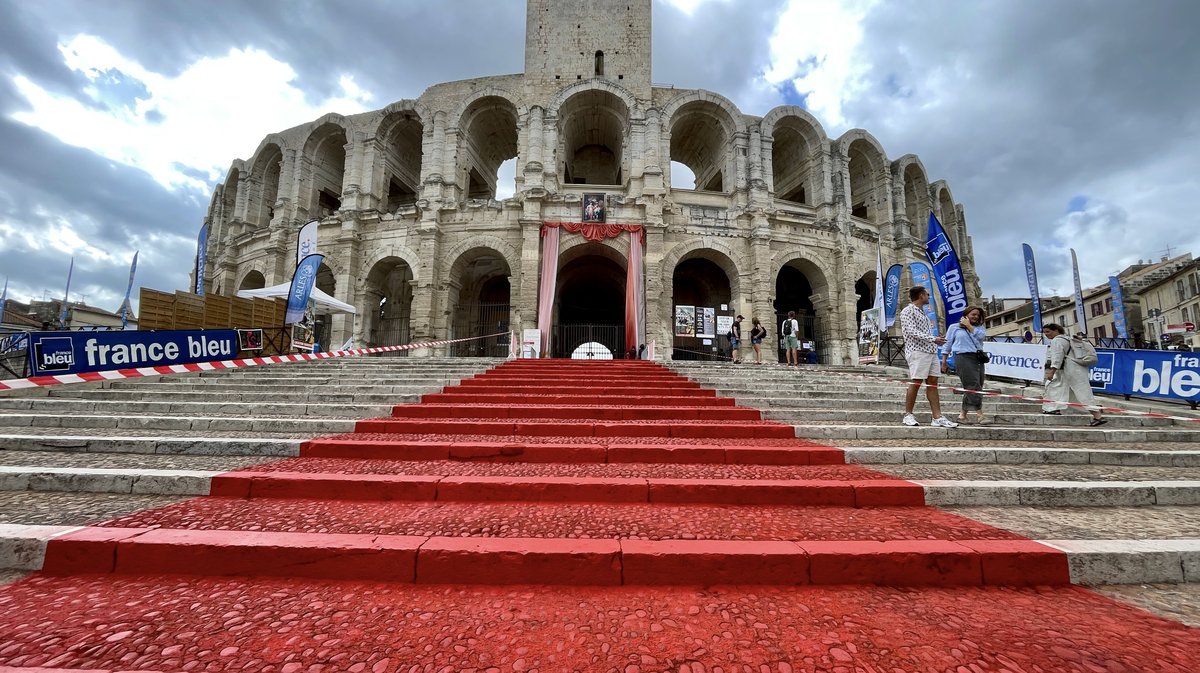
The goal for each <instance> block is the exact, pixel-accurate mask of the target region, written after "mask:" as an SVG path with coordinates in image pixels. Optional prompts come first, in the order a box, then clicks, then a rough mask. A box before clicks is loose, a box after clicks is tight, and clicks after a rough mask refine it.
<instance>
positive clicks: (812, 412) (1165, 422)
mask: <svg viewBox="0 0 1200 673" xmlns="http://www.w3.org/2000/svg"><path fill="white" fill-rule="evenodd" d="M743 403H744V404H746V405H747V406H753V405H752V403H751V401H749V400H744V401H743ZM880 416H881V414H880V412H879V410H877V409H829V408H825V409H811V408H794V407H793V408H788V407H771V408H769V409H767V410H765V411H763V418H766V419H769V420H775V421H781V422H792V421H794V422H806V421H808V422H811V421H844V422H848V423H849V422H854V423H870V422H877V421H878V420H879V418H880ZM955 416H956V413H955V412H951V413H950V414H948V416H947V417H948V418H951V419H954V420H956V419H955ZM969 419H970V420H969V421H968V422H959V423H960V427H962V428H966V427H970V426H976V427H980V428H986V427H989V426H994V427H1009V426H1022V427H1029V426H1039V427H1040V426H1050V427H1080V426H1087V425H1088V423H1090V422H1091V420H1092V416H1091V414H1087V413H1075V414H1071V413H1065V414H1063V415H1061V416H1050V415H1046V414H1042V413H1041V412H1039V411H1036V410H1028V409H1023V410H1019V411H1018V410H1015V409H1014V410H1011V411H1007V412H997V411H996V410H989V412H988V413H987V414H985V415H984V420H985V421H986V423H985V424H979V423H978V422H976V421H975V419H974V413H973V412H972V414H971V415H970V416H969ZM1105 425H1106V427H1109V428H1143V427H1144V428H1171V427H1182V426H1175V425H1174V424H1173V422H1172V421H1171V420H1170V419H1166V418H1147V417H1139V416H1120V415H1112V416H1109V417H1108V422H1107V423H1106V424H1105Z"/></svg>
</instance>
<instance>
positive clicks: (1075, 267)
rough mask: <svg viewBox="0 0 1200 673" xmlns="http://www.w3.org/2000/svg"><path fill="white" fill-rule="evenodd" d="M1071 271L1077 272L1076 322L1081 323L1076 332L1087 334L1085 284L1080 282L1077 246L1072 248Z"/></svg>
mask: <svg viewBox="0 0 1200 673" xmlns="http://www.w3.org/2000/svg"><path fill="white" fill-rule="evenodd" d="M1071 272H1072V273H1074V274H1075V322H1076V323H1077V324H1078V325H1079V329H1077V330H1075V331H1076V332H1083V333H1084V334H1087V331H1088V328H1087V316H1086V315H1084V312H1083V286H1082V285H1080V284H1079V258H1078V257H1076V256H1075V248H1071Z"/></svg>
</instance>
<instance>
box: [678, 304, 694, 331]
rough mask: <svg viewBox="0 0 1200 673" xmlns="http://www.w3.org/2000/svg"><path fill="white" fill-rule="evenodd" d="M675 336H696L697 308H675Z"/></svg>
mask: <svg viewBox="0 0 1200 673" xmlns="http://www.w3.org/2000/svg"><path fill="white" fill-rule="evenodd" d="M675 336H682V337H690V336H696V307H695V306H676V307H675Z"/></svg>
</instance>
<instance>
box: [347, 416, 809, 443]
mask: <svg viewBox="0 0 1200 673" xmlns="http://www.w3.org/2000/svg"><path fill="white" fill-rule="evenodd" d="M355 432H364V433H406V434H418V435H420V434H453V433H461V434H468V435H534V436H537V435H550V436H555V437H683V438H688V437H725V438H739V437H741V438H759V439H768V438H775V439H779V438H790V437H795V436H796V433H795V430H794V429H793V428H792V426H790V425H781V424H778V423H768V422H754V421H711V422H710V421H700V420H697V421H691V422H687V423H682V422H671V421H626V422H621V421H610V422H603V421H597V422H588V421H545V420H534V419H523V420H517V421H516V422H511V421H502V420H494V419H486V418H485V419H480V418H470V419H468V418H464V419H453V420H446V419H412V420H408V419H404V420H390V419H372V420H367V421H358V423H356V424H355Z"/></svg>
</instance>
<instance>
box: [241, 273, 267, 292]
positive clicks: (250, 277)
mask: <svg viewBox="0 0 1200 673" xmlns="http://www.w3.org/2000/svg"><path fill="white" fill-rule="evenodd" d="M266 286H267V277H266V276H265V275H263V272H262V271H261V270H260V269H258V268H251V269H250V270H249V271H247V272H246V273H244V274H242V278H241V280H240V281H238V288H237V289H238V291H239V292H240V291H242V290H261V289H262V288H264V287H266ZM235 294H236V293H235Z"/></svg>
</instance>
